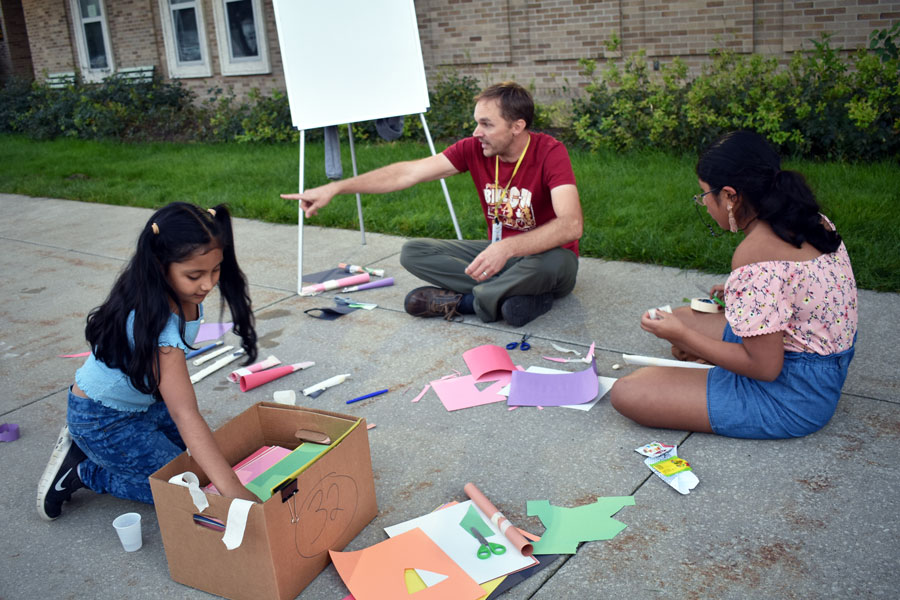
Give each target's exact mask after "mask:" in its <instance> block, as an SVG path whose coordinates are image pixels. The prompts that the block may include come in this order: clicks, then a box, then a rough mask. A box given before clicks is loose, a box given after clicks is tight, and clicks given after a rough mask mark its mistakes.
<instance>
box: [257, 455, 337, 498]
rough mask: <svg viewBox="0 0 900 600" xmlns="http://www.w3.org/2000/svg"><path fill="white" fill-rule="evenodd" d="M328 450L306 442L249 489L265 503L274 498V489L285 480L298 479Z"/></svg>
mask: <svg viewBox="0 0 900 600" xmlns="http://www.w3.org/2000/svg"><path fill="white" fill-rule="evenodd" d="M327 449H328V446H325V445H323V444H313V443H312V442H304V443H302V444H300V445H299V446H297V448H296V449H295V450H294V451H293V452H291V453H290V454H288V455H287V456H285V457H284V458H282V459H281V460H279V461H278V462H277V463H275V464H274V465H272V466H271V467H269V468H268V469H266V470H265V471H263V472H262V473H261V474H260V475H258V476H257V477H256V478H255V479H253V481H251V482H250V483H248V484H247V489H248V490H250V491H251V492H253V493H254V494H256V495H257V496H258V497H259V499H260V500H262V501H263V502H265V501H266V500H268V499H269V498H271V497H272V488H275V487H277V486H278V485H279V484H280V483H281V482H283V481H284V480H285V479H290V478H291V477H296V476H297V474H298V473H299V472H300V471H301V470H302V469H303V467H305V466H306V465H308V464H309V463H311V462H312V461H313V460H315V458H316V457H317V456H319V455H320V454H322V452H324V451H325V450H327Z"/></svg>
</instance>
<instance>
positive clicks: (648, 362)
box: [622, 354, 715, 369]
mask: <svg viewBox="0 0 900 600" xmlns="http://www.w3.org/2000/svg"><path fill="white" fill-rule="evenodd" d="M622 358H623V359H624V360H625V364H628V365H641V366H647V367H680V368H682V369H712V368H713V366H715V365H704V364H702V363H696V362H690V361H686V360H672V359H670V358H656V357H653V356H638V355H635V354H623V355H622Z"/></svg>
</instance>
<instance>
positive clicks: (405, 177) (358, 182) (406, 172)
mask: <svg viewBox="0 0 900 600" xmlns="http://www.w3.org/2000/svg"><path fill="white" fill-rule="evenodd" d="M457 173H459V171H457V170H456V167H454V166H453V163H451V162H450V161H449V160H448V159H447V157H446V156H444V155H443V154H436V155H434V156H429V157H427V158H422V159H419V160H410V161H404V162H398V163H394V164H391V165H387V166H385V167H381V168H380V169H375V170H374V171H369V172H368V173H363V174H362V175H358V176H356V177H351V178H350V179H341V180H339V181H332V182H331V183H327V184H325V185H323V186H320V187H317V188H312V189H310V190H306V191H305V192H303V193H302V194H281V197H282V198H284V199H285V200H299V201H300V206H301V207H302V208H303V212H304V213H305V214H306V216H307V217H312V216H314V215H315V214H316V213H318V212H319V209H321V208H323V207H324V206H326V205H327V204H328V203H329V202H331V199H332V198H334V197H335V196H337V195H338V194H385V193H388V192H396V191H398V190H405V189H406V188H408V187H412V186H414V185H415V184H417V183H422V182H425V181H434V180H435V179H441V178H443V177H450V176H451V175H456V174H457Z"/></svg>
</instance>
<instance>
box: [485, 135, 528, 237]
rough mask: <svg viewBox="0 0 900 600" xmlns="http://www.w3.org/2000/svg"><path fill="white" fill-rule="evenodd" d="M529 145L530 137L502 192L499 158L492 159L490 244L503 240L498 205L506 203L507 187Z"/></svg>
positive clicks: (520, 164)
mask: <svg viewBox="0 0 900 600" xmlns="http://www.w3.org/2000/svg"><path fill="white" fill-rule="evenodd" d="M530 145H531V135H529V136H528V141H526V142H525V148H523V149H522V154H520V155H519V160H518V161H516V166H515V167H514V168H513V172H512V175H510V177H509V181H508V182H506V187H505V188H503V189H502V190H501V189H500V156H499V155H497V156H495V157H494V202H495V204H494V220H493V221H492V223H491V243H492V244H493V243H494V242H499V241H500V240H501V239H502V238H503V224H502V223H501V222H500V215H499V211H500V205H501V204H503V202H505V201H506V199H507V198H508V197H509V186H510V185H511V184H512V181H513V178H515V176H516V173H518V171H519V167H520V166H522V160H523V159H524V158H525V153H526V152H528V146H530Z"/></svg>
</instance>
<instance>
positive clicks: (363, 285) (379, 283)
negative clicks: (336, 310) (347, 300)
mask: <svg viewBox="0 0 900 600" xmlns="http://www.w3.org/2000/svg"><path fill="white" fill-rule="evenodd" d="M388 285H394V278H393V277H386V278H385V279H381V280H379V281H370V282H369V283H361V284H360V285H353V286H350V287H348V288H344V289H342V290H341V292H358V291H360V290H370V289H372V288H380V287H385V286H388Z"/></svg>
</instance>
